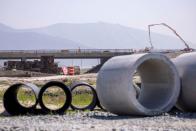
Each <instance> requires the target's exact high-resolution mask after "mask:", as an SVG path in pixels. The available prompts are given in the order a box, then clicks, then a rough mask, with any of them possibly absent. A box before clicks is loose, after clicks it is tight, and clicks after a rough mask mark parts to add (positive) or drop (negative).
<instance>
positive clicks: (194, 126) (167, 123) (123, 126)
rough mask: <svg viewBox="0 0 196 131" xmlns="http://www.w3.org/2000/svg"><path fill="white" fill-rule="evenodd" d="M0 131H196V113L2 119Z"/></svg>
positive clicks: (15, 117)
mask: <svg viewBox="0 0 196 131" xmlns="http://www.w3.org/2000/svg"><path fill="white" fill-rule="evenodd" d="M0 130H25V131H28V130H51V131H54V130H85V131H86V130H113V131H115V130H120V131H124V130H164V131H165V130H190V131H194V130H196V113H172V114H164V115H161V116H155V117H134V116H129V117H127V116H116V115H113V114H111V113H108V112H101V111H93V112H76V113H73V112H72V113H67V114H66V115H61V116H59V115H37V116H14V117H10V116H2V115H1V116H0Z"/></svg>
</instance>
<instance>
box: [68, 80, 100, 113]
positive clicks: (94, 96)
mask: <svg viewBox="0 0 196 131" xmlns="http://www.w3.org/2000/svg"><path fill="white" fill-rule="evenodd" d="M81 89H82V90H83V91H87V93H92V99H91V100H90V103H87V105H83V106H78V105H75V103H74V100H75V99H74V95H77V92H79V91H80V90H81ZM71 93H72V103H71V108H72V109H73V110H90V111H93V110H94V108H95V107H96V105H97V102H98V98H97V93H96V90H95V89H94V87H92V86H91V85H89V84H88V83H86V82H75V83H73V84H72V85H71ZM78 95H80V94H78ZM81 101H82V100H81Z"/></svg>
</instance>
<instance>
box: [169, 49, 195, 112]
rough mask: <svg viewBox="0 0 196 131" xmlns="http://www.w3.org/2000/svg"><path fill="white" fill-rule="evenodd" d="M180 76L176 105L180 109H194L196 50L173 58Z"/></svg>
mask: <svg viewBox="0 0 196 131" xmlns="http://www.w3.org/2000/svg"><path fill="white" fill-rule="evenodd" d="M173 62H174V64H175V65H176V67H177V70H178V72H179V75H180V78H181V93H180V96H179V100H178V102H177V104H176V107H177V108H178V109H180V110H182V111H192V112H193V111H194V112H195V111H196V79H195V78H196V52H192V53H186V54H182V55H180V56H178V57H177V58H175V59H173Z"/></svg>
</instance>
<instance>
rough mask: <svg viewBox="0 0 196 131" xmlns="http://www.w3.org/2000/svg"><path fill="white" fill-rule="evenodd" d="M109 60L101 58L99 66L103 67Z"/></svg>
mask: <svg viewBox="0 0 196 131" xmlns="http://www.w3.org/2000/svg"><path fill="white" fill-rule="evenodd" d="M109 59H110V58H101V60H100V62H101V63H100V64H101V65H103V64H104V63H105V62H106V61H107V60H109Z"/></svg>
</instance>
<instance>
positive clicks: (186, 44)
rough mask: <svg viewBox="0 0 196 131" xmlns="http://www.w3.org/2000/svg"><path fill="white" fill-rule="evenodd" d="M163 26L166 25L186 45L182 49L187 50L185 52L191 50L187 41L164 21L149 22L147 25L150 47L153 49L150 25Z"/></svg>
mask: <svg viewBox="0 0 196 131" xmlns="http://www.w3.org/2000/svg"><path fill="white" fill-rule="evenodd" d="M160 25H161V26H165V27H167V28H168V29H170V30H171V31H172V32H173V33H174V34H175V35H176V36H177V37H178V38H180V40H181V41H182V42H183V43H184V45H185V46H186V48H184V49H183V50H182V51H187V52H191V51H193V49H192V48H190V46H189V45H188V43H187V42H186V41H185V40H184V39H183V38H182V37H181V36H180V35H179V34H178V33H177V32H176V31H175V30H174V29H173V28H172V27H171V26H169V25H167V24H165V23H160V24H150V25H148V33H149V42H150V45H151V49H154V46H153V44H152V39H151V32H150V31H151V30H150V29H151V27H152V26H160Z"/></svg>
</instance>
